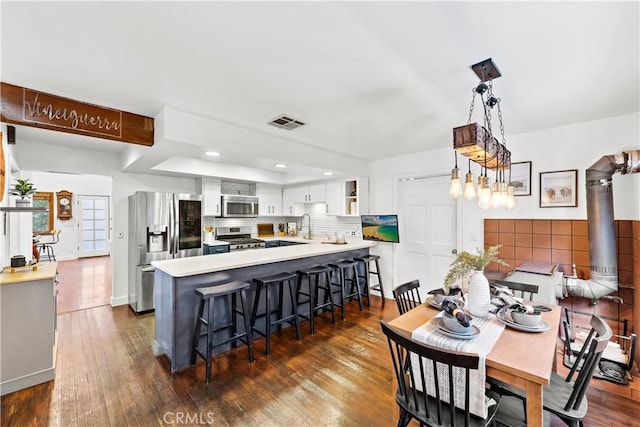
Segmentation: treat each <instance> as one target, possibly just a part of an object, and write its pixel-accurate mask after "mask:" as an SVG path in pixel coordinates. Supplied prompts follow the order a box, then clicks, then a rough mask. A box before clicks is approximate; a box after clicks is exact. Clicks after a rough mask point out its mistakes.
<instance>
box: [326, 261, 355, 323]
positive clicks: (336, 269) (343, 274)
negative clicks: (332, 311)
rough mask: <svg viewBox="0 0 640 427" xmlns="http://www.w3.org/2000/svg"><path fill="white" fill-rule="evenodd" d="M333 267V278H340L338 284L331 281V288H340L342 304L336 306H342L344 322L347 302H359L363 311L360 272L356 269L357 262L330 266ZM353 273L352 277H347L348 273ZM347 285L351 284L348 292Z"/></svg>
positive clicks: (342, 262) (345, 262)
mask: <svg viewBox="0 0 640 427" xmlns="http://www.w3.org/2000/svg"><path fill="white" fill-rule="evenodd" d="M328 265H329V267H331V273H332V277H334V276H335V275H337V276H338V282H334V281H333V279H332V280H331V286H338V287H339V288H340V289H339V292H340V304H334V305H338V306H340V310H341V314H342V320H344V307H345V302H346V301H347V300H353V299H357V300H358V306H359V307H360V311H362V298H361V297H360V294H361V290H360V281H359V280H358V271H357V269H356V265H357V262H356V261H354V260H343V261H338V262H334V263H330V264H328ZM348 271H351V272H352V273H351V277H347V276H348V275H347V272H348ZM347 283H349V284H350V287H349V290H347ZM332 293H334V292H333V290H332Z"/></svg>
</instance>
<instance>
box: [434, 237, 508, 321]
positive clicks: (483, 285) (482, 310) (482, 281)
mask: <svg viewBox="0 0 640 427" xmlns="http://www.w3.org/2000/svg"><path fill="white" fill-rule="evenodd" d="M501 246H502V245H494V246H490V247H489V248H487V249H486V250H482V249H479V248H478V249H477V250H476V252H477V253H476V254H475V255H474V254H471V253H469V252H467V251H463V252H462V253H460V254H458V256H457V257H456V259H455V260H454V261H453V262H452V263H451V265H450V266H451V269H450V270H449V273H447V276H446V277H445V279H444V289H445V292H446V293H449V290H450V289H451V286H452V285H453V284H454V283H455V282H457V281H458V280H460V279H463V278H465V277H467V276H469V275H470V274H471V279H470V280H469V292H468V293H467V309H468V310H469V312H470V313H471V314H472V315H475V316H479V317H484V316H486V315H487V314H488V313H489V308H490V304H491V292H490V290H489V281H488V280H487V278H486V277H485V275H484V269H485V267H486V266H487V265H489V263H491V262H495V263H497V264H499V265H504V266H507V267H508V266H509V264H507V263H506V262H504V261H503V260H501V259H499V258H498V255H499V253H500V247H501Z"/></svg>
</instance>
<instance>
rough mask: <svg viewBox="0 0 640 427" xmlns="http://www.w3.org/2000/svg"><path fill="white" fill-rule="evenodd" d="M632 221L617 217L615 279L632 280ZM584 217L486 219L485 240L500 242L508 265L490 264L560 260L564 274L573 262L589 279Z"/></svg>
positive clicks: (557, 262) (503, 269)
mask: <svg viewBox="0 0 640 427" xmlns="http://www.w3.org/2000/svg"><path fill="white" fill-rule="evenodd" d="M632 224H633V221H616V234H617V243H618V244H617V246H618V247H617V251H618V281H619V282H620V283H622V284H625V285H632V284H633V283H634V277H633V267H632V266H633V243H632V240H633V234H632ZM587 234H588V233H587V221H586V220H561V219H485V220H484V244H485V246H491V245H495V244H498V243H500V244H502V245H503V246H502V248H500V258H502V259H503V260H505V261H506V262H507V263H508V264H509V267H504V266H493V267H494V268H495V269H499V270H500V271H503V272H507V271H511V270H512V269H513V268H515V267H517V266H519V265H520V264H522V263H523V262H527V261H534V262H547V263H552V264H560V265H561V266H562V268H563V271H564V272H565V274H571V269H572V267H571V265H572V264H575V265H576V270H577V275H578V277H579V278H581V279H589V277H590V273H589V265H590V260H589V238H588V235H587Z"/></svg>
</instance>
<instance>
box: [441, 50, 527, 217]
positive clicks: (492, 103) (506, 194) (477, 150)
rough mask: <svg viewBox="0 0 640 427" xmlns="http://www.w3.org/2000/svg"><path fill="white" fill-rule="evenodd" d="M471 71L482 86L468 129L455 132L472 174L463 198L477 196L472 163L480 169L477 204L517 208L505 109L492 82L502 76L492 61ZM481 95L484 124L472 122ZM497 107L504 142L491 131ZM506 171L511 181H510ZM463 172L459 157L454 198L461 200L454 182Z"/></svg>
mask: <svg viewBox="0 0 640 427" xmlns="http://www.w3.org/2000/svg"><path fill="white" fill-rule="evenodd" d="M471 69H472V70H473V71H474V72H475V74H476V75H477V76H478V77H479V78H480V83H479V84H478V85H477V86H476V87H474V88H473V90H472V98H471V106H470V108H469V118H468V120H467V124H466V125H465V126H459V127H456V128H454V129H453V148H454V151H455V152H456V153H461V154H462V155H464V156H466V157H468V158H469V171H468V173H467V175H466V177H465V186H464V192H463V194H464V198H465V199H467V200H470V199H473V198H474V197H475V195H476V192H475V189H474V188H473V174H472V173H471V161H474V162H476V163H478V164H480V166H481V170H480V176H479V178H478V191H477V195H478V205H479V206H480V207H481V208H483V209H488V208H489V207H494V208H501V207H507V208H508V209H513V208H514V207H515V198H514V197H513V186H512V185H511V152H510V151H509V150H508V149H507V143H506V139H505V137H504V125H503V123H502V110H501V109H500V101H501V100H500V98H497V97H495V96H494V95H493V80H494V79H496V78H498V77H501V76H502V74H501V73H500V70H498V67H497V66H496V64H495V63H494V62H493V60H492V59H491V58H489V59H486V60H484V61H481V62H478V63H477V64H474V65H472V66H471ZM478 95H479V96H480V100H481V102H482V112H483V120H482V125H480V124H479V123H477V122H476V123H472V121H471V118H472V116H473V110H474V104H475V99H476V96H478ZM494 108H496V109H497V111H498V120H499V124H500V133H501V136H502V141H501V142H500V141H498V140H497V139H496V138H495V137H494V135H493V131H492V126H491V125H492V123H491V118H492V117H491V112H492V110H493V109H494ZM489 169H490V170H495V172H496V176H495V182H494V183H493V185H491V179H490V178H489V175H488V170H489ZM507 171H508V172H509V174H508V176H509V180H508V181H507V180H506V178H507ZM459 176H460V172H459V170H458V163H457V157H456V164H455V168H454V169H453V171H452V175H451V178H452V182H451V191H450V194H451V197H454V198H458V197H460V196H459V195H458V192H457V191H458V190H457V187H456V190H455V191H454V179H457V182H459Z"/></svg>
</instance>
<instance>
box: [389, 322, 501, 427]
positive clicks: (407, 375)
mask: <svg viewBox="0 0 640 427" xmlns="http://www.w3.org/2000/svg"><path fill="white" fill-rule="evenodd" d="M380 326H381V327H382V332H383V333H384V334H385V335H386V337H387V341H388V343H389V350H390V352H391V360H392V362H393V369H394V372H395V375H396V380H397V383H398V389H397V391H396V403H397V404H398V406H399V408H400V417H399V419H398V426H399V427H403V426H406V425H408V424H409V422H410V421H411V419H416V420H417V421H418V422H419V423H420V425H428V426H432V425H438V426H474V427H475V426H487V425H491V424H492V423H493V420H494V418H495V416H496V412H497V410H498V407H499V405H500V396H499V395H498V394H497V393H495V392H493V391H491V390H486V392H485V393H486V395H487V397H490V398H491V399H493V402H495V403H494V404H491V405H489V407H488V416H487V418H486V419H482V418H480V417H477V416H475V415H472V414H471V413H470V410H469V407H470V405H469V400H470V397H469V396H470V393H471V385H470V381H469V378H470V370H471V369H477V368H478V364H479V357H478V355H477V354H468V353H457V352H455V351H450V350H445V349H441V348H436V347H432V346H429V345H427V344H424V343H421V342H419V341H416V340H414V339H412V338H411V336H410V335H409V333H408V332H406V331H401V330H399V329H397V328H394V327H393V326H391V325H389V324H387V323H386V322H384V321H381V322H380ZM454 367H458V368H460V369H462V371H463V374H461V375H460V376H459V377H456V382H455V383H454V374H453V369H454ZM425 369H428V372H429V374H427V373H426V371H425ZM445 384H446V386H447V388H448V390H454V387H456V388H458V390H460V389H462V390H464V394H463V396H464V399H458V400H456V399H455V397H454V396H452V395H455V394H454V393H451V394H449V393H442V394H441V391H440V389H441V386H442V385H445ZM430 385H433V389H434V391H435V393H434V395H435V396H430V395H429V394H427V393H425V392H423V390H426V389H428V388H429V386H430ZM443 394H444V396H443ZM450 396H451V398H450V399H449V397H450ZM449 400H451V402H449Z"/></svg>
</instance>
